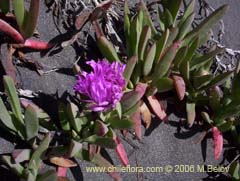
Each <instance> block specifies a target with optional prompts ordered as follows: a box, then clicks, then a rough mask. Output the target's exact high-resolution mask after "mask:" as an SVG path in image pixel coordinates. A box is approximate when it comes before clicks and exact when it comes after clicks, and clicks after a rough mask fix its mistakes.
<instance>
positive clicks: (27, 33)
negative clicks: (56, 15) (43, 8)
mask: <svg viewBox="0 0 240 181" xmlns="http://www.w3.org/2000/svg"><path fill="white" fill-rule="evenodd" d="M39 9H40V0H31V3H30V8H29V12H28V13H26V16H25V18H24V25H23V26H24V27H23V30H24V32H23V33H24V38H26V39H27V38H29V37H31V36H32V35H33V33H34V31H35V29H36V26H37V21H38V16H39Z"/></svg>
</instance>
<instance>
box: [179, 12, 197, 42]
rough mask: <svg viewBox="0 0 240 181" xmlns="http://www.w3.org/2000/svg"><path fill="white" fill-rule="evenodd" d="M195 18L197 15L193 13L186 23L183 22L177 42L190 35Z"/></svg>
mask: <svg viewBox="0 0 240 181" xmlns="http://www.w3.org/2000/svg"><path fill="white" fill-rule="evenodd" d="M194 17H195V13H192V14H190V15H189V16H188V17H187V19H186V20H185V21H184V22H182V24H181V25H180V28H179V32H178V35H177V38H176V39H177V40H182V39H183V38H184V37H185V35H186V34H187V33H188V31H189V29H190V28H191V25H192V22H193V20H194Z"/></svg>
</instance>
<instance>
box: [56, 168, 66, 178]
mask: <svg viewBox="0 0 240 181" xmlns="http://www.w3.org/2000/svg"><path fill="white" fill-rule="evenodd" d="M57 176H58V177H66V176H67V167H60V166H59V167H58V168H57Z"/></svg>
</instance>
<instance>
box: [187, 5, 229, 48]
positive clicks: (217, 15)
mask: <svg viewBox="0 0 240 181" xmlns="http://www.w3.org/2000/svg"><path fill="white" fill-rule="evenodd" d="M228 9H229V6H228V5H223V6H221V7H220V8H218V9H217V10H215V11H214V12H213V13H212V14H211V15H209V16H208V17H207V18H206V19H204V20H203V21H202V22H201V23H200V24H199V25H198V26H197V28H195V29H193V30H192V31H191V32H190V33H188V34H187V36H186V38H185V41H184V45H187V44H188V43H189V41H191V39H192V38H193V37H194V36H196V35H198V34H201V33H204V32H208V31H209V30H210V29H211V28H212V27H213V26H214V25H215V24H216V23H217V22H218V21H219V20H220V19H221V18H222V17H223V15H224V14H225V13H226V11H227V10H228Z"/></svg>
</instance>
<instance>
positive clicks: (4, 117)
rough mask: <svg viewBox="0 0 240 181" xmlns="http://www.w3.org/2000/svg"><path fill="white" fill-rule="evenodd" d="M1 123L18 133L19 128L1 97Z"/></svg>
mask: <svg viewBox="0 0 240 181" xmlns="http://www.w3.org/2000/svg"><path fill="white" fill-rule="evenodd" d="M0 121H1V123H2V124H3V125H4V126H6V127H7V128H8V129H10V130H12V131H16V132H17V128H16V127H15V125H14V123H13V120H12V118H11V116H10V114H9V113H8V111H7V109H6V107H5V105H4V103H3V101H2V98H1V97H0Z"/></svg>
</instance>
